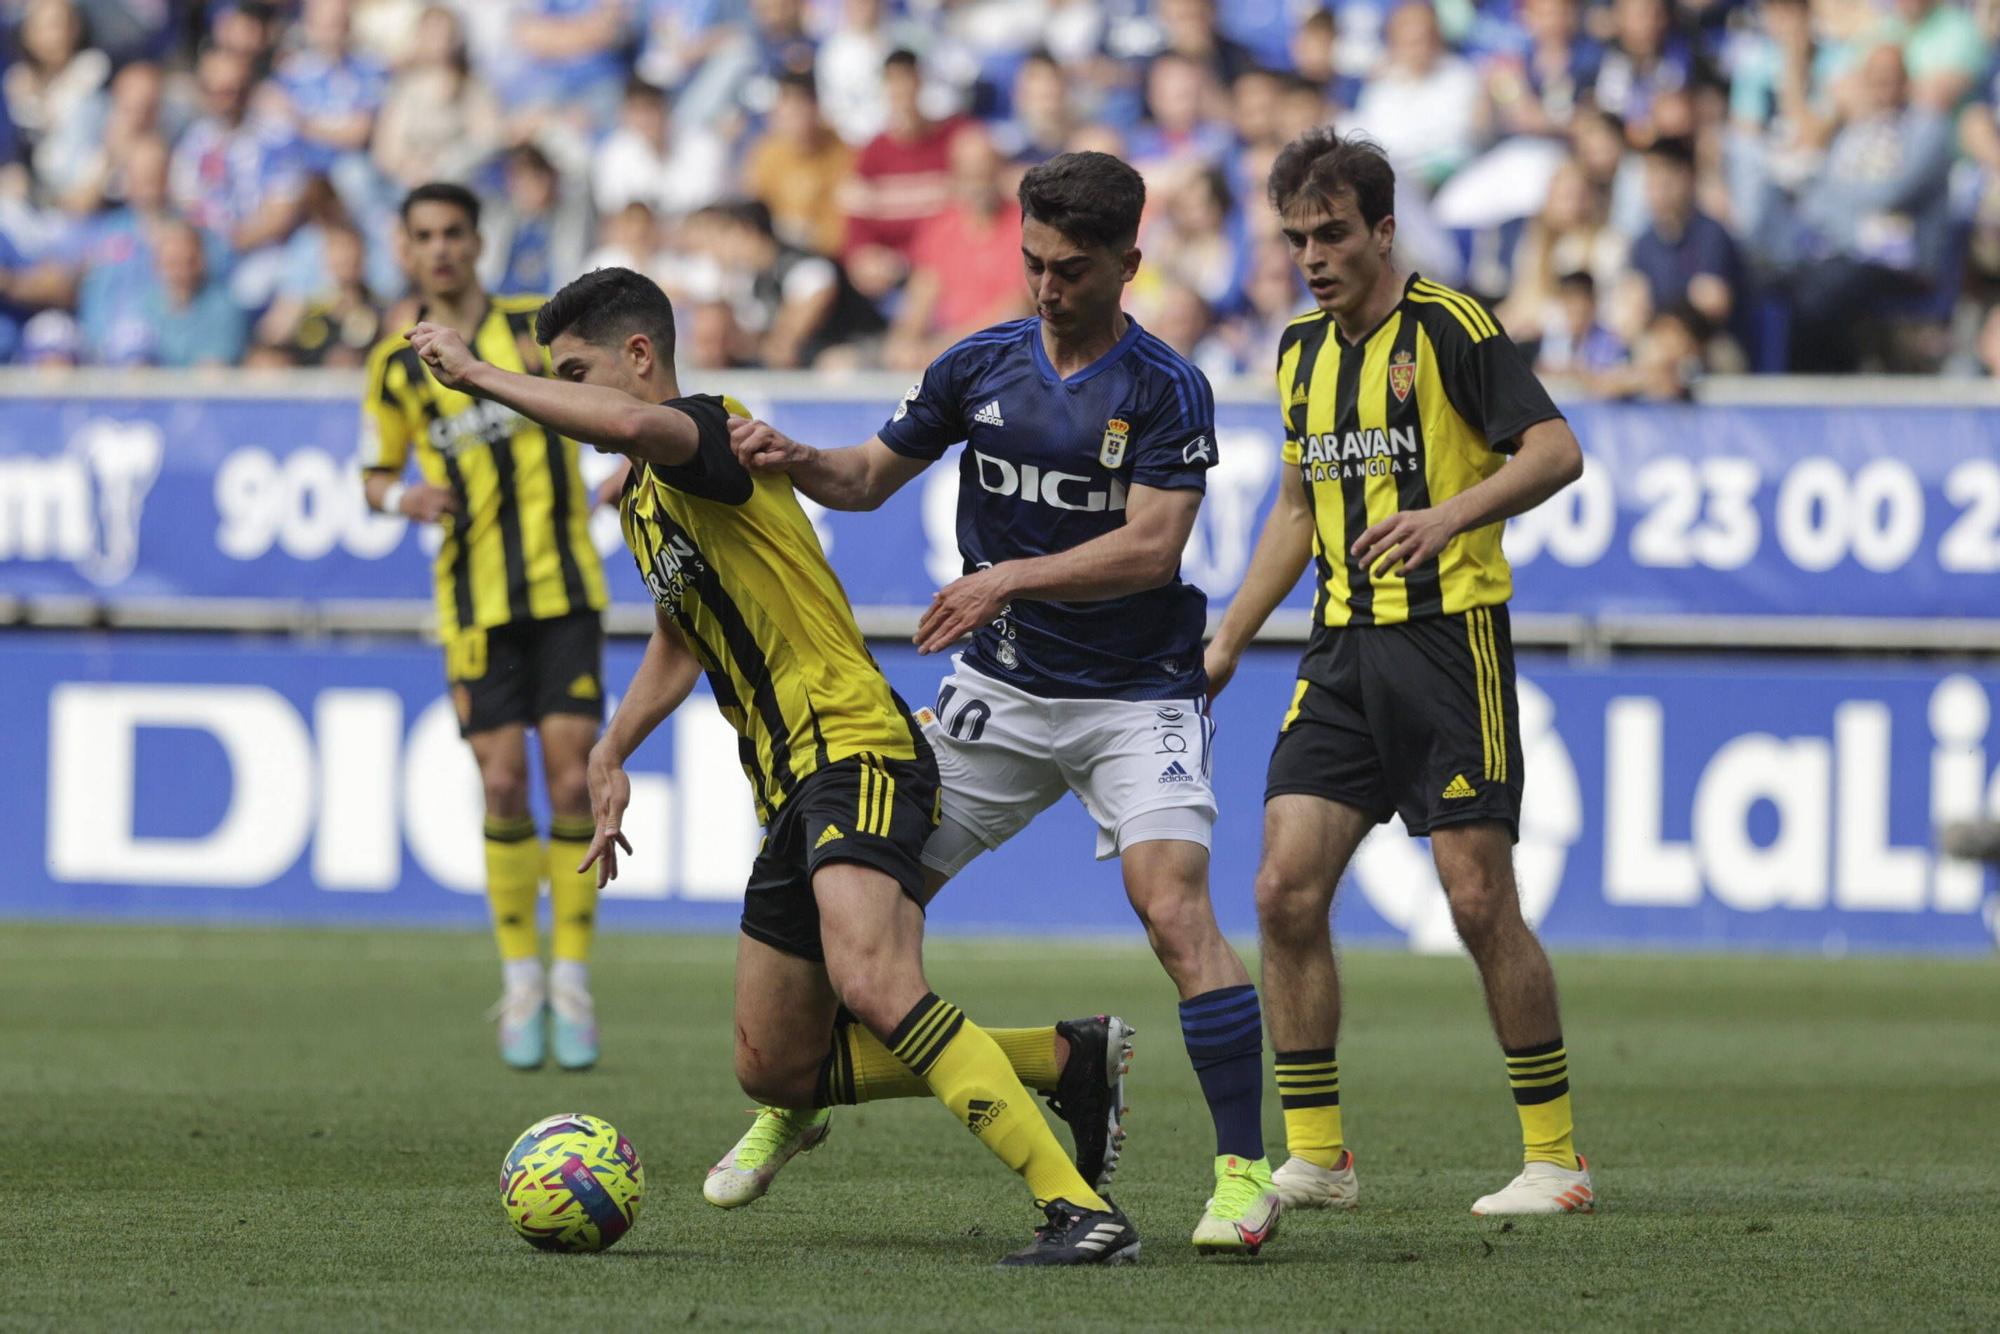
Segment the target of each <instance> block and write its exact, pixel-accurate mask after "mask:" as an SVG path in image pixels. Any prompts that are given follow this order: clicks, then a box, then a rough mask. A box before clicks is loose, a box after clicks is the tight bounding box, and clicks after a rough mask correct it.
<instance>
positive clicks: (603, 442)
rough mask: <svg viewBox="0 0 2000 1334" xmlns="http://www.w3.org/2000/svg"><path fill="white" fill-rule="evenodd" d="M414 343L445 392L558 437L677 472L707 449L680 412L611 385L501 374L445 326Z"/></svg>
mask: <svg viewBox="0 0 2000 1334" xmlns="http://www.w3.org/2000/svg"><path fill="white" fill-rule="evenodd" d="M409 339H410V346H411V347H414V348H415V349H416V350H417V355H418V356H420V357H422V358H423V359H424V365H425V366H427V367H429V368H430V372H431V374H432V375H434V376H436V377H437V380H438V383H439V384H442V385H444V386H445V387H446V388H449V389H456V390H459V391H460V392H461V393H467V394H472V395H474V396H476V397H479V398H490V399H492V400H493V401H494V402H495V403H500V404H503V405H504V406H506V407H510V408H512V409H514V411H516V412H518V413H520V414H521V415H522V416H523V417H530V418H533V419H534V420H535V421H538V422H540V423H541V424H542V425H543V426H546V427H548V428H549V429H550V430H551V431H554V432H556V433H557V434H558V435H566V436H569V437H570V438H571V439H573V440H581V441H583V442H584V443H585V444H588V445H592V446H595V447H596V448H598V449H601V450H603V451H605V452H606V453H611V454H623V455H625V456H626V457H627V458H630V459H632V460H634V461H636V462H639V463H652V464H658V465H660V466H662V467H675V466H678V465H680V464H683V463H686V462H688V461H689V460H690V459H692V458H694V456H695V454H696V452H697V451H698V450H699V449H700V447H701V431H700V428H699V427H697V426H696V425H695V421H694V418H692V417H690V416H688V415H687V414H686V413H685V412H682V411H680V410H679V409H678V408H669V407H663V406H661V405H659V404H657V403H648V402H646V401H645V400H644V399H640V398H634V397H632V395H630V394H628V393H626V392H624V391H623V390H622V389H612V388H610V387H609V386H606V385H596V384H578V383H576V382H574V381H571V380H555V379H550V378H548V377H547V376H542V375H524V374H522V373H521V372H519V371H509V370H502V369H501V368H500V367H498V366H495V365H493V364H491V363H490V362H485V361H481V360H480V359H479V358H477V357H475V356H473V355H472V352H471V350H470V349H469V348H467V347H466V345H465V340H464V339H463V338H461V337H459V335H458V331H457V330H455V329H447V328H445V327H443V326H442V325H437V324H419V325H418V326H417V327H416V328H414V329H412V330H410V332H409Z"/></svg>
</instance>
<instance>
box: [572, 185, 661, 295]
mask: <svg viewBox="0 0 2000 1334" xmlns="http://www.w3.org/2000/svg"><path fill="white" fill-rule="evenodd" d="M659 256H660V225H659V220H658V219H657V218H656V217H655V216H654V215H653V210H652V207H651V206H650V205H648V204H647V203H646V202H645V201H644V200H642V199H635V200H633V201H632V202H631V203H629V204H627V205H625V206H624V207H623V208H621V209H619V210H618V211H617V212H616V213H611V214H607V215H606V216H605V218H604V220H603V221H602V222H601V223H600V224H599V225H598V229H597V248H596V249H595V250H593V251H591V252H590V253H589V254H588V255H585V256H584V258H583V264H582V266H581V272H584V273H589V272H590V271H592V270H593V269H631V270H632V271H633V272H634V273H643V274H645V275H647V276H648V277H652V276H653V274H654V271H655V270H656V269H658V267H659Z"/></svg>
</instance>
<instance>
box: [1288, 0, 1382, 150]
mask: <svg viewBox="0 0 2000 1334" xmlns="http://www.w3.org/2000/svg"><path fill="white" fill-rule="evenodd" d="M1361 8H1366V6H1358V7H1351V8H1350V12H1357V11H1358V10H1359V9H1361ZM1377 17H1379V13H1378V15H1377ZM1371 31H1373V30H1371ZM1378 37H1379V32H1377V33H1375V35H1374V36H1371V38H1370V45H1371V46H1372V47H1375V48H1376V49H1377V51H1378V54H1379V48H1380V46H1381V43H1380V41H1379V40H1376V38H1378ZM1291 66H1292V73H1293V75H1294V76H1296V78H1297V79H1298V80H1299V83H1300V86H1301V87H1303V88H1307V89H1310V90H1311V91H1312V93H1313V94H1314V95H1315V96H1316V97H1318V98H1319V99H1320V100H1321V101H1322V102H1324V101H1326V100H1329V99H1330V100H1331V101H1332V102H1333V104H1334V105H1335V106H1336V107H1338V108H1340V109H1341V110H1342V111H1350V112H1351V111H1353V110H1354V108H1355V106H1356V104H1358V103H1359V102H1360V101H1361V85H1362V80H1361V79H1360V78H1358V77H1357V76H1355V75H1353V74H1351V73H1349V72H1348V71H1347V68H1346V67H1345V66H1344V65H1343V64H1342V61H1341V50H1340V27H1339V24H1338V23H1337V22H1336V21H1335V19H1334V17H1333V11H1332V10H1331V9H1325V8H1320V9H1315V10H1313V11H1312V12H1311V13H1309V14H1307V15H1306V16H1305V17H1304V18H1303V19H1301V20H1300V21H1299V29H1298V31H1297V32H1296V33H1294V34H1293V35H1292V60H1291ZM1320 119H1321V120H1324V119H1325V117H1321V118H1320ZM1314 123H1317V122H1314ZM1291 137H1292V138H1296V137H1297V136H1291ZM1288 142H1289V140H1288Z"/></svg>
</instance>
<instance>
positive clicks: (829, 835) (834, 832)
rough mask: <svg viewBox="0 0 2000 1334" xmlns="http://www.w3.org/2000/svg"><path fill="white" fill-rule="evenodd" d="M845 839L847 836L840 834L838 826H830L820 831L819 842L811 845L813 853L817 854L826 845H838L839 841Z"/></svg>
mask: <svg viewBox="0 0 2000 1334" xmlns="http://www.w3.org/2000/svg"><path fill="white" fill-rule="evenodd" d="M846 837H847V835H845V834H843V833H841V832H840V826H839V825H837V824H830V825H828V826H827V827H826V828H824V829H822V830H820V834H819V841H818V842H817V843H814V844H813V851H814V852H818V851H819V850H820V849H821V848H823V847H825V846H826V845H827V844H829V843H838V842H839V841H840V840H841V839H843V838H846Z"/></svg>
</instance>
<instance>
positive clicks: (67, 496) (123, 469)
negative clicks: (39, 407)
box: [0, 420, 164, 587]
mask: <svg viewBox="0 0 2000 1334" xmlns="http://www.w3.org/2000/svg"><path fill="white" fill-rule="evenodd" d="M163 452H164V451H163V444H162V438H161V435H160V430H159V428H158V427H157V426H154V425H153V424H152V423H150V422H120V421H109V420H94V421H89V422H86V423H84V425H83V426H82V428H81V429H79V430H78V431H77V432H76V434H75V435H73V436H71V437H70V438H69V441H68V444H67V447H66V448H65V450H64V451H63V452H62V453H60V454H27V453H17V454H10V455H8V456H6V457H4V458H0V561H9V560H18V561H64V562H67V563H69V564H71V565H73V566H75V567H76V570H77V572H78V573H79V574H81V575H82V576H83V577H84V578H86V579H88V580H90V581H91V582H92V583H94V584H98V585H100V586H107V587H108V586H110V585H112V584H117V583H120V582H122V581H123V580H124V579H125V578H126V577H127V576H129V575H130V574H131V573H132V571H133V569H134V568H135V567H136V566H137V565H138V562H139V519H140V516H141V514H142V513H143V511H144V508H145V504H146V493H147V492H149V491H151V490H152V488H153V482H154V480H155V479H156V478H157V477H159V475H160V458H161V455H162V453H163Z"/></svg>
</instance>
